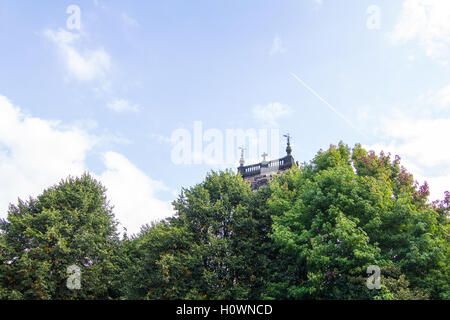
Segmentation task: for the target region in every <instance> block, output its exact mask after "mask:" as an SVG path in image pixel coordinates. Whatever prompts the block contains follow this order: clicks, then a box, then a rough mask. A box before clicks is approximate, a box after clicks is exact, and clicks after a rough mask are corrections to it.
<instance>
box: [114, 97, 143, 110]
mask: <svg viewBox="0 0 450 320" xmlns="http://www.w3.org/2000/svg"><path fill="white" fill-rule="evenodd" d="M107 107H108V108H109V109H111V110H114V111H116V112H138V111H139V110H140V106H139V105H138V104H133V103H131V102H130V101H128V100H126V99H114V100H112V101H110V102H108V104H107Z"/></svg>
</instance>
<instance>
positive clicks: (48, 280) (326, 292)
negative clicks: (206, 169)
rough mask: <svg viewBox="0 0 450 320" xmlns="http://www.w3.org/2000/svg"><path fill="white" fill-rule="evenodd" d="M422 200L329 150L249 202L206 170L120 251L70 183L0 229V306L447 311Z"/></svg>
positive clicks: (13, 214)
mask: <svg viewBox="0 0 450 320" xmlns="http://www.w3.org/2000/svg"><path fill="white" fill-rule="evenodd" d="M428 196H429V189H428V185H427V184H426V183H425V184H424V185H422V186H419V185H418V184H417V183H416V182H415V181H414V179H413V176H412V175H411V174H410V173H408V172H407V170H406V169H405V168H404V167H403V166H401V164H400V158H398V157H395V158H394V159H391V156H390V155H389V154H384V153H381V154H380V155H376V154H375V153H374V152H368V151H366V150H364V149H363V148H362V147H361V146H360V145H356V146H355V147H354V148H353V149H350V148H349V147H348V146H346V145H344V144H343V143H339V144H338V145H337V146H334V145H331V146H330V148H329V149H328V150H325V151H323V150H320V151H319V152H318V153H317V155H316V156H315V158H314V159H313V160H311V161H310V162H309V163H303V164H301V165H300V166H299V167H294V168H292V169H290V170H289V171H287V172H285V173H284V174H282V175H280V176H277V177H275V178H274V179H273V180H272V181H270V182H269V184H268V185H265V186H263V187H260V188H259V189H258V190H255V191H252V190H251V189H250V185H249V184H248V183H246V182H245V181H244V180H243V179H242V177H241V176H240V175H239V174H236V173H234V172H233V171H231V170H226V171H219V172H215V171H212V172H210V173H208V174H207V176H206V178H205V179H204V181H203V182H201V183H199V184H197V185H195V186H193V187H190V188H186V189H183V190H182V191H181V193H180V195H179V197H178V198H177V199H176V200H175V201H174V202H173V207H174V210H175V215H174V216H173V217H171V218H168V219H166V220H163V221H160V222H157V223H152V224H150V225H145V226H143V227H142V229H141V232H140V233H138V234H136V235H133V236H131V237H128V236H124V237H123V238H122V239H120V238H119V235H118V233H117V222H116V221H115V218H114V210H113V207H112V206H111V205H110V204H109V202H108V200H107V199H106V196H105V188H104V187H103V186H102V185H101V184H100V183H99V182H98V181H96V180H95V179H93V178H92V177H91V176H89V175H88V174H85V175H83V176H82V177H81V178H71V177H69V178H68V179H66V180H64V181H61V182H60V183H59V184H58V185H56V186H53V187H51V188H49V189H47V190H45V191H44V192H43V193H42V195H40V196H38V197H37V198H36V199H29V200H28V201H21V200H19V202H18V204H17V205H11V206H10V208H9V211H8V216H7V219H6V220H2V221H1V223H0V298H2V299H449V298H450V287H449V279H450V272H449V266H448V261H449V260H450V259H449V258H450V246H449V239H448V235H449V223H448V218H449V207H450V194H449V193H446V194H445V197H444V199H443V200H442V201H435V202H430V201H429V200H428ZM130 201H132V199H130ZM70 266H77V267H78V268H79V272H80V279H81V285H80V288H79V289H73V288H72V289H70V288H69V287H70V286H69V287H68V285H67V284H68V279H69V278H70V277H71V273H70V272H69V271H68V268H69V267H70ZM369 266H378V267H379V269H380V274H381V281H380V283H381V288H380V289H369V288H368V287H367V286H366V282H367V278H368V274H367V268H368V267H369Z"/></svg>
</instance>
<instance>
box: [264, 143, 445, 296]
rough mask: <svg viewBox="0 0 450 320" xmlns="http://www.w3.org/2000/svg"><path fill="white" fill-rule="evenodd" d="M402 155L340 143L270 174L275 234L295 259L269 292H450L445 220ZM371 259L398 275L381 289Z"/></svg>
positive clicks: (340, 293) (313, 293)
mask: <svg viewBox="0 0 450 320" xmlns="http://www.w3.org/2000/svg"><path fill="white" fill-rule="evenodd" d="M399 161H400V159H399V158H398V157H397V158H396V159H395V160H394V161H393V162H391V161H390V158H389V155H388V156H385V155H384V154H383V153H382V154H381V155H380V156H379V157H378V156H376V155H375V154H374V153H372V152H371V153H367V152H366V151H365V150H363V149H362V148H361V146H359V145H357V146H356V147H355V148H354V149H353V150H352V152H350V149H349V148H348V147H346V146H344V145H343V144H342V143H340V144H339V146H338V147H335V146H331V147H330V149H329V150H327V151H325V152H323V151H320V152H319V153H318V155H317V156H316V157H315V158H314V160H313V161H311V163H310V164H305V165H303V166H302V167H301V168H299V169H295V168H294V169H292V170H291V172H290V173H289V174H285V175H283V176H281V177H279V178H277V179H275V180H274V181H273V183H272V185H271V189H272V196H271V198H270V199H269V201H268V206H269V207H270V208H271V209H272V212H273V221H274V223H273V226H272V233H271V237H272V239H273V240H274V241H275V242H276V243H277V244H279V245H280V246H281V248H282V249H281V250H282V252H283V254H284V257H287V256H291V258H290V259H288V258H284V259H283V262H284V264H285V265H284V268H281V269H282V270H281V271H280V273H281V274H276V275H274V277H273V279H271V280H270V281H269V288H271V290H270V292H269V294H270V297H272V298H277V299H284V298H288V299H349V298H350V299H367V298H376V299H379V298H382V299H386V298H391V299H402V298H405V297H416V296H417V297H428V296H431V298H434V299H439V298H443V299H445V298H448V293H449V287H448V280H449V272H448V271H449V270H448V266H447V264H448V263H447V262H448V261H449V243H448V238H447V234H448V231H449V229H448V224H445V223H440V222H442V214H441V215H439V213H438V212H437V211H436V210H435V209H434V208H433V206H432V205H430V204H427V202H426V199H427V196H428V189H427V185H426V184H425V185H424V186H423V187H421V188H417V184H414V182H413V179H412V175H410V174H409V173H407V172H406V170H405V169H404V168H403V167H400V164H399ZM292 261H295V263H292ZM369 265H378V266H380V267H381V268H382V270H391V269H392V268H396V270H400V271H399V272H401V274H400V275H397V276H396V277H394V278H392V277H388V278H386V277H384V278H383V279H385V280H386V284H385V287H384V288H383V290H381V291H382V292H383V294H380V292H376V290H375V291H369V290H368V289H367V288H365V286H364V280H365V279H366V276H365V275H364V273H365V270H366V268H367V267H368V266H369ZM386 268H387V269H386ZM283 270H286V271H283ZM408 286H411V287H412V288H414V289H411V290H410V289H408V288H409V287H408ZM408 290H409V291H408ZM416 291H417V292H418V293H417V292H416Z"/></svg>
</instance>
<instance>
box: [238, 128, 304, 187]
mask: <svg viewBox="0 0 450 320" xmlns="http://www.w3.org/2000/svg"><path fill="white" fill-rule="evenodd" d="M284 137H286V138H287V146H286V156H284V157H283V158H279V159H276V160H270V161H267V160H266V157H267V156H268V154H267V153H265V152H264V153H263V154H262V155H261V156H262V157H263V161H262V162H260V163H257V164H251V165H248V166H244V164H245V161H244V150H245V149H244V148H243V147H240V148H239V149H241V159H240V160H239V164H240V166H239V167H238V168H237V169H238V173H240V174H241V176H242V178H244V180H245V181H246V182H248V183H251V188H252V190H256V189H258V188H259V187H260V186H262V185H264V184H266V183H267V182H268V181H269V179H272V177H273V175H277V174H282V173H283V172H284V171H286V170H288V169H290V168H292V166H293V165H294V164H295V160H294V157H293V156H292V148H291V136H290V135H289V134H286V135H284Z"/></svg>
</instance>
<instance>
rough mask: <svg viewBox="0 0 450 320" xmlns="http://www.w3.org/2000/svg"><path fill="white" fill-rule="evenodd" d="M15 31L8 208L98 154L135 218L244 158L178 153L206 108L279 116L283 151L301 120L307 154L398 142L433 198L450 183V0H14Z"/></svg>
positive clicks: (120, 208)
mask: <svg viewBox="0 0 450 320" xmlns="http://www.w3.org/2000/svg"><path fill="white" fill-rule="evenodd" d="M71 5H75V6H77V8H78V9H79V12H80V15H79V21H80V23H81V28H80V29H77V28H71V26H73V25H71V24H70V23H69V25H68V23H67V20H68V19H70V18H72V17H73V11H70V12H69V13H67V9H68V8H69V7H70V6H71ZM71 21H72V22H73V20H71ZM0 41H1V42H0V43H1V50H0V127H2V129H0V194H1V196H0V216H1V217H4V216H6V208H7V204H8V203H10V202H15V201H16V200H17V197H18V196H20V197H22V198H26V197H27V196H28V195H37V194H39V192H40V191H42V189H43V188H45V187H48V186H49V185H52V184H54V183H56V182H57V181H59V180H60V179H61V178H63V177H65V176H67V175H69V174H72V175H77V174H80V173H82V172H83V171H84V170H87V171H90V172H91V173H92V174H93V175H95V176H96V177H98V178H99V179H100V180H101V181H102V182H103V184H105V186H106V187H107V188H108V192H109V197H110V199H111V202H112V203H113V204H114V205H115V206H116V214H117V216H118V218H119V220H120V222H121V223H122V224H123V225H124V226H126V227H127V228H128V229H129V230H131V232H136V231H138V229H139V226H140V225H141V224H142V223H145V222H149V221H151V220H153V219H158V218H161V217H163V216H166V215H168V214H170V213H171V209H170V205H169V204H168V203H169V202H170V201H171V200H174V199H175V197H176V195H177V194H178V193H179V191H180V189H181V187H183V186H184V187H188V186H191V185H193V184H195V183H198V182H200V181H202V180H203V178H204V176H205V174H206V173H207V172H208V171H209V170H210V169H212V168H226V167H230V168H235V167H236V166H237V165H238V162H237V159H236V160H235V161H234V162H231V163H230V162H223V163H220V164H217V165H210V164H207V163H205V162H204V161H203V162H202V163H201V164H177V163H174V161H173V158H172V157H171V155H172V152H173V150H174V143H173V142H172V141H171V137H172V135H173V134H174V132H176V131H177V130H180V129H185V130H187V131H188V132H190V133H192V134H193V132H194V129H193V128H194V122H195V121H200V122H201V124H202V127H203V130H204V131H206V130H209V129H214V130H216V132H219V133H222V134H223V135H225V132H226V130H228V129H231V130H233V129H244V130H247V129H255V130H259V129H262V130H271V129H278V130H279V134H280V137H279V143H280V152H281V153H283V152H284V151H283V149H284V143H285V142H284V140H283V138H282V136H281V135H282V134H284V133H286V132H289V133H290V134H291V135H292V137H293V143H294V151H293V155H294V157H295V158H296V160H299V161H301V162H302V161H309V160H310V159H312V157H313V156H314V155H315V153H316V152H317V151H318V150H319V149H320V148H327V147H328V146H329V144H331V143H334V144H336V143H338V142H339V141H340V140H343V141H344V142H345V143H347V144H349V145H350V146H353V145H354V144H355V143H362V144H363V145H364V146H367V147H368V148H372V149H375V150H376V151H380V150H385V151H387V152H391V153H393V154H399V155H400V156H401V157H402V159H403V160H404V164H405V165H406V166H407V168H408V169H409V170H410V171H412V172H413V173H414V175H415V177H416V179H417V180H419V182H423V181H424V180H427V181H428V182H429V184H430V187H431V191H432V198H433V199H435V198H442V196H443V191H445V190H447V189H448V181H449V178H450V151H448V149H449V148H448V143H447V141H446V139H447V138H448V136H449V133H450V129H449V128H450V118H449V114H450V112H449V111H450V74H449V66H448V61H449V60H450V55H449V52H450V51H449V48H450V4H449V2H448V1H446V0H403V1H400V0H399V1H382V0H371V1H363V0H361V1H350V0H346V1H331V0H328V1H327V0H322V1H319V0H303V1H299V0H295V1H264V0H257V1H256V0H254V1H219V0H217V1H211V0H208V1H206V0H205V1H132V2H131V1H128V2H125V1H102V0H97V1H92V0H90V1H87V0H86V1H75V0H72V1H58V2H55V1H39V2H37V1H35V2H30V1H9V0H0ZM298 79H301V81H299V80H298ZM308 88H309V89H308ZM235 149H236V154H237V153H238V150H237V148H235ZM263 151H266V150H258V152H259V154H260V153H262V152H263ZM267 151H269V154H271V155H274V154H275V153H274V152H270V151H271V150H267ZM272 151H273V150H272ZM251 160H253V159H251ZM251 160H250V159H248V161H251Z"/></svg>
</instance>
